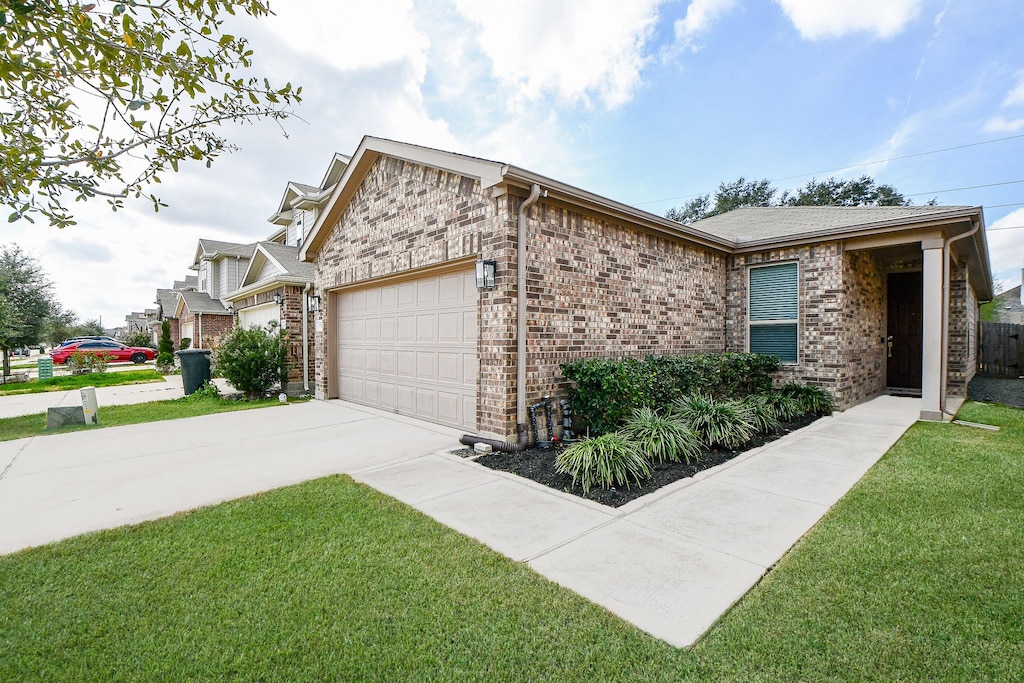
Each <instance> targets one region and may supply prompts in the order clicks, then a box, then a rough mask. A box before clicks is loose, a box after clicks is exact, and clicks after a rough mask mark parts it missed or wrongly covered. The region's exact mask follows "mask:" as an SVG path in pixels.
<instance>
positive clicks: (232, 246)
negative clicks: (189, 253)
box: [199, 239, 256, 258]
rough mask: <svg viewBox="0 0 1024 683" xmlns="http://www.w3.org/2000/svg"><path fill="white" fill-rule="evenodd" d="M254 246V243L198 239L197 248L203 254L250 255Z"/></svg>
mask: <svg viewBox="0 0 1024 683" xmlns="http://www.w3.org/2000/svg"><path fill="white" fill-rule="evenodd" d="M255 248H256V244H255V243H250V244H239V243H237V242H220V241H218V240H208V239H200V240H199V249H201V250H202V252H203V256H209V255H213V254H219V255H221V256H245V257H246V258H248V257H250V256H252V250H253V249H255Z"/></svg>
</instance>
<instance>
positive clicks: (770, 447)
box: [0, 396, 920, 646]
mask: <svg viewBox="0 0 1024 683" xmlns="http://www.w3.org/2000/svg"><path fill="white" fill-rule="evenodd" d="M919 405H920V402H919V401H918V400H917V399H901V398H894V397H888V396H883V397H880V398H877V399H875V400H873V401H870V402H867V403H864V404H862V405H859V406H856V407H855V408H852V409H851V410H848V411H846V412H844V413H837V414H836V415H834V416H832V417H829V418H825V419H822V420H819V421H818V422H816V423H814V424H813V425H811V426H810V427H807V428H805V429H802V430H800V431H798V432H794V433H792V434H789V435H787V436H786V437H784V438H782V439H779V440H778V441H774V442H772V443H770V444H767V445H766V446H763V447H761V448H758V449H755V450H752V451H748V452H747V453H745V454H743V455H741V456H739V457H737V458H735V459H733V460H731V461H730V462H727V463H724V464H723V465H720V466H718V467H715V468H713V469H710V470H706V471H705V472H702V473H700V474H699V475H697V476H696V477H694V478H692V479H685V480H682V481H679V482H676V483H675V484H672V485H670V486H667V487H665V488H663V489H660V490H658V491H655V492H654V493H652V494H650V495H647V496H644V497H643V498H640V499H638V500H635V501H632V502H631V503H629V504H627V505H624V506H623V507H620V508H617V509H615V508H608V507H604V506H602V505H599V504H597V503H593V502H591V501H587V500H583V499H580V498H577V497H575V496H571V495H569V494H566V493H562V492H560V491H555V490H553V489H549V488H547V487H544V486H541V485H539V484H535V483H534V482H531V481H528V480H525V479H521V478H519V477H516V476H514V475H511V474H508V473H504V472H496V471H493V470H489V469H486V468H484V467H483V466H481V465H477V464H476V463H474V462H472V461H468V460H463V459H461V458H458V457H456V456H453V455H451V454H450V453H448V452H447V451H449V450H451V449H454V448H457V447H458V442H457V439H458V437H459V435H460V432H458V431H456V430H452V429H448V428H445V427H440V426H437V425H432V424H429V423H425V422H420V421H418V420H411V419H407V418H401V417H398V416H394V415H390V414H387V413H384V412H381V411H377V410H374V409H372V408H364V407H361V406H356V405H353V404H348V403H343V402H338V401H328V402H323V401H311V402H309V403H305V404H293V405H289V406H285V407H277V408H266V409H258V410H250V411H243V412H237V413H222V414H219V415H209V416H205V417H198V418H190V419H187V420H175V421H168V422H154V423H151V424H144V425H134V426H129V427H118V428H110V429H101V430H96V431H86V432H74V433H69V434H61V435H53V436H46V437H38V438H34V439H23V440H20V441H8V442H0V554H2V553H7V552H12V551H14V550H17V549H20V548H24V547H27V546H33V545H39V544H43V543H48V542H51V541H54V540H57V539H61V538H65V537H68V536H73V535H76V534H80V533H83V532H87V531H92V530H96V529H105V528H112V527H116V526H120V525H123V524H128V523H133V522H139V521H143V520H147V519H154V518H157V517H161V516H164V515H169V514H173V513H174V512H178V511H181V510H189V509H192V508H195V507H198V506H201V505H209V504H213V503H217V502H221V501H225V500H229V499H233V498H238V497H241V496H245V495H249V494H253V493H257V492H260V491H265V490H268V489H271V488H276V487H279V486H284V485H287V484H293V483H297V482H301V481H305V480H308V479H313V478H316V477H320V476H325V475H328V474H334V473H347V474H350V475H352V476H353V477H354V478H355V479H356V480H357V481H361V482H363V483H365V484H368V485H370V486H372V487H374V488H376V489H378V490H380V491H382V492H384V493H386V494H388V495H391V496H393V497H395V498H397V499H399V500H401V501H403V502H405V503H407V504H409V505H411V506H413V507H415V508H416V509H418V510H420V511H422V512H424V513H425V514H427V515H429V516H431V517H433V518H434V519H436V520H438V521H440V522H441V523H443V524H446V525H448V526H450V527H452V528H454V529H456V530H458V531H460V532H462V533H464V534H466V535H468V536H471V537H473V538H476V539H478V540H480V541H481V542H483V543H485V544H487V545H488V546H490V547H491V548H493V549H494V550H496V551H498V552H500V553H502V554H504V555H506V556H507V557H509V558H511V559H513V560H515V561H518V562H527V563H528V564H529V565H530V566H531V567H533V568H534V569H535V570H536V571H538V572H540V573H541V574H543V575H544V576H547V577H548V578H550V579H551V580H553V581H556V582H557V583H560V584H562V585H563V586H566V587H567V588H569V589H571V590H573V591H575V592H577V593H579V594H580V595H582V596H584V597H586V598H588V599H590V600H592V601H593V602H595V603H597V604H600V605H602V606H604V607H605V608H607V609H609V610H611V611H612V612H614V613H615V614H618V615H619V616H621V617H622V618H624V619H626V620H627V621H630V622H632V623H633V624H635V625H636V626H638V627H639V628H641V629H643V630H645V631H647V632H648V633H650V634H652V635H654V636H656V637H658V638H661V639H663V640H666V641H667V642H669V643H671V644H673V645H676V646H689V645H692V644H693V643H694V642H696V641H697V639H698V638H700V636H701V635H702V634H703V633H704V632H705V631H706V630H707V629H708V628H710V627H711V626H712V625H713V624H714V622H715V621H716V620H717V619H718V618H719V617H720V616H721V615H722V614H723V613H724V612H725V611H726V610H727V609H728V608H729V607H730V606H731V605H732V604H733V603H734V602H735V601H736V600H738V599H739V598H741V597H742V596H743V594H744V593H746V592H747V591H748V590H749V589H750V588H751V587H752V586H753V585H754V584H756V583H757V582H758V581H759V580H760V578H761V577H762V576H763V575H764V574H765V573H766V572H767V571H768V570H769V568H770V567H771V566H772V565H773V564H774V563H775V562H777V561H778V560H779V559H780V558H781V557H782V556H783V555H784V554H785V553H786V552H787V551H788V550H789V548H790V547H792V545H793V544H794V543H796V542H797V541H798V540H799V539H800V537H801V536H803V534H805V533H806V532H807V531H808V530H809V529H810V528H811V527H813V526H814V525H815V524H816V523H817V522H818V520H819V519H820V518H821V517H822V516H823V515H824V514H825V513H826V512H827V511H828V510H829V508H830V507H831V506H832V505H833V504H834V503H835V502H836V501H837V500H839V498H841V497H842V496H843V495H844V494H845V493H846V492H847V491H848V490H849V489H850V488H851V487H852V486H853V485H854V484H856V482H857V481H858V480H859V479H860V478H861V477H862V476H863V475H864V474H865V473H866V472H867V471H868V469H869V468H870V467H871V466H872V465H873V464H874V463H875V462H876V461H877V460H878V459H879V458H880V457H881V456H882V455H883V454H884V453H885V452H886V451H887V450H888V449H889V447H890V446H891V445H892V444H893V443H895V442H896V440H897V439H899V437H900V436H901V435H902V434H903V432H904V431H905V430H906V429H907V427H909V426H910V425H911V424H913V423H914V422H915V421H916V419H917V415H918V411H919ZM100 415H101V419H102V407H101V408H100Z"/></svg>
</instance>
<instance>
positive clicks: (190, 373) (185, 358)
mask: <svg viewBox="0 0 1024 683" xmlns="http://www.w3.org/2000/svg"><path fill="white" fill-rule="evenodd" d="M174 355H175V356H177V357H178V360H180V361H181V383H182V384H183V385H184V386H185V395H186V396H188V395H189V394H191V393H193V392H195V390H196V389H198V388H199V387H201V386H203V384H205V383H206V382H209V381H210V349H185V350H183V351H175V352H174Z"/></svg>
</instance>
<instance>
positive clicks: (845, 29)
mask: <svg viewBox="0 0 1024 683" xmlns="http://www.w3.org/2000/svg"><path fill="white" fill-rule="evenodd" d="M775 1H776V2H777V3H778V4H779V6H780V7H782V11H783V12H785V13H786V16H788V17H789V19H790V21H792V22H793V25H794V26H796V29H797V30H798V31H799V32H800V35H801V36H803V37H804V38H805V39H807V40H822V39H825V38H841V37H842V36H845V35H848V34H850V33H858V32H862V31H863V32H867V33H871V34H873V35H874V36H876V37H878V38H891V37H893V36H895V35H896V34H898V33H899V32H900V31H902V30H903V29H904V27H906V25H907V24H908V23H909V22H910V21H911V20H912V19H914V18H915V17H916V16H917V14H918V12H919V11H920V9H921V4H922V0H830V1H829V2H823V1H822V0H775Z"/></svg>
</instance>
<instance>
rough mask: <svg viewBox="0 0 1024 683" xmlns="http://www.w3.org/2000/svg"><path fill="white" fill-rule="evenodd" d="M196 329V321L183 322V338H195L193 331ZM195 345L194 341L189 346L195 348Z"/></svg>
mask: <svg viewBox="0 0 1024 683" xmlns="http://www.w3.org/2000/svg"><path fill="white" fill-rule="evenodd" d="M194 329H195V323H182V324H181V337H180V338H181V339H186V338H187V339H194V337H193V336H192V331H193V330H194ZM194 347H195V344H194V343H193V344H192V346H191V347H189V348H194Z"/></svg>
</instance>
